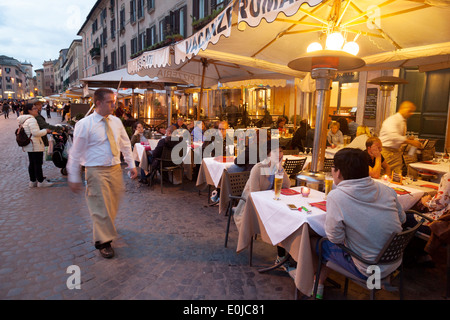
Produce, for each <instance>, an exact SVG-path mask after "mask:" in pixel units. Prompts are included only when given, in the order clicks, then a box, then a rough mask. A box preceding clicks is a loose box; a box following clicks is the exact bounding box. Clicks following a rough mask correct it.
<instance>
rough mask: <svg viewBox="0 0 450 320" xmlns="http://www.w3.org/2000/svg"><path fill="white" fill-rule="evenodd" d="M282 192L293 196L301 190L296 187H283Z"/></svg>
mask: <svg viewBox="0 0 450 320" xmlns="http://www.w3.org/2000/svg"><path fill="white" fill-rule="evenodd" d="M281 194H283V195H285V196H293V195H296V194H300V192H298V191H297V190H294V189H281Z"/></svg>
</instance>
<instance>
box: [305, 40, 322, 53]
mask: <svg viewBox="0 0 450 320" xmlns="http://www.w3.org/2000/svg"><path fill="white" fill-rule="evenodd" d="M319 50H322V45H321V44H320V43H318V42H313V43H311V44H310V45H309V46H308V48H307V49H306V52H313V51H319Z"/></svg>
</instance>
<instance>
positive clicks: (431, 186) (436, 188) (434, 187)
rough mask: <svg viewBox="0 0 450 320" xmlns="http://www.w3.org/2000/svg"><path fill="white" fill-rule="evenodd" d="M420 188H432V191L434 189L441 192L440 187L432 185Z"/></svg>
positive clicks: (424, 185)
mask: <svg viewBox="0 0 450 320" xmlns="http://www.w3.org/2000/svg"><path fill="white" fill-rule="evenodd" d="M420 187H423V188H431V189H434V190H439V188H438V186H433V185H432V184H423V185H421V186H420Z"/></svg>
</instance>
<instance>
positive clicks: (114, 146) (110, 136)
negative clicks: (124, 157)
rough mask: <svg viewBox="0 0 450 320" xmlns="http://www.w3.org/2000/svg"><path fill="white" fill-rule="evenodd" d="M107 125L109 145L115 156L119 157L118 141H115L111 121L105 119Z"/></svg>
mask: <svg viewBox="0 0 450 320" xmlns="http://www.w3.org/2000/svg"><path fill="white" fill-rule="evenodd" d="M103 121H105V125H106V135H107V136H108V140H109V144H110V145H111V151H112V154H113V156H117V155H118V154H119V148H118V147H117V144H116V140H115V139H114V134H113V132H112V130H111V127H110V126H109V119H108V118H103Z"/></svg>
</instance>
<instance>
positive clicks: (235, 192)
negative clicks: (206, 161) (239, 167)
mask: <svg viewBox="0 0 450 320" xmlns="http://www.w3.org/2000/svg"><path fill="white" fill-rule="evenodd" d="M225 177H226V179H227V181H228V184H229V194H228V198H229V201H228V207H227V213H226V214H227V215H228V221H227V229H226V232H225V248H226V247H227V244H228V233H229V231H230V222H231V216H232V215H233V213H234V210H235V208H236V205H237V204H238V203H239V200H244V201H245V199H244V198H242V192H243V191H244V188H245V184H246V183H247V181H248V178H249V177H250V171H243V172H233V173H230V172H228V171H227V170H225Z"/></svg>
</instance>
